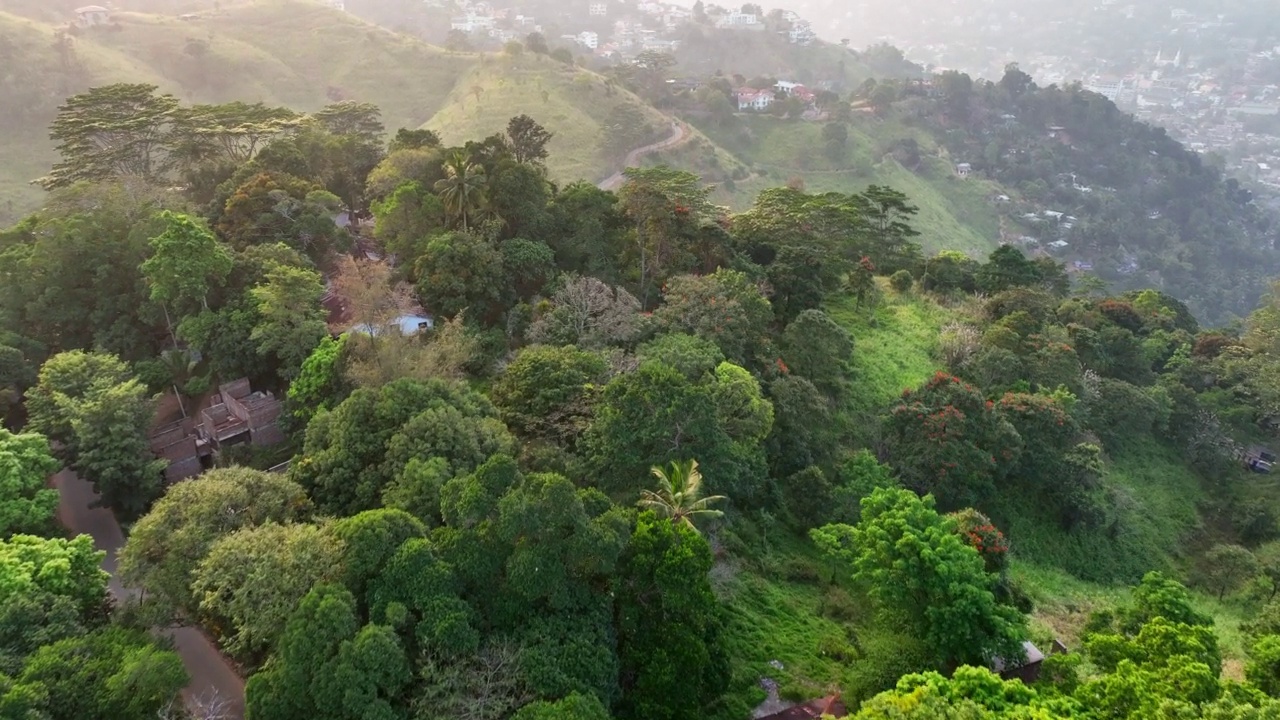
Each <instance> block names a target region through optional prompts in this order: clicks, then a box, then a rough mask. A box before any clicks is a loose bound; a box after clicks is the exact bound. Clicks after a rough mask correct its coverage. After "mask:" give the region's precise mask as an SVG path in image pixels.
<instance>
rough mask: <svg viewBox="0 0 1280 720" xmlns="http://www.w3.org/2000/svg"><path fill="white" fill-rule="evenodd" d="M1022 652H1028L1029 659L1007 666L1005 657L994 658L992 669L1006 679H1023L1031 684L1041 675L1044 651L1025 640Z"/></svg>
mask: <svg viewBox="0 0 1280 720" xmlns="http://www.w3.org/2000/svg"><path fill="white" fill-rule="evenodd" d="M1022 652H1023V653H1025V654H1026V656H1027V659H1026V660H1024V661H1023V662H1021V663H1019V664H1017V665H1014V666H1011V667H1005V661H1004V659H1003V658H998V657H997V658H992V660H991V669H992V671H994V672H996V673H998V674H999V675H1000V677H1002V678H1004V679H1005V680H1021V681H1022V682H1024V683H1026V684H1028V685H1030V684H1031V683H1033V682H1035V681H1036V680H1037V679H1039V677H1040V668H1041V666H1042V665H1043V664H1044V653H1042V652H1040V649H1039V648H1037V647H1036V646H1035V645H1032V644H1031V643H1030V642H1029V641H1023V643H1022Z"/></svg>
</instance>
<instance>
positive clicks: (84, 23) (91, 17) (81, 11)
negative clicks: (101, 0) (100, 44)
mask: <svg viewBox="0 0 1280 720" xmlns="http://www.w3.org/2000/svg"><path fill="white" fill-rule="evenodd" d="M108 22H111V11H110V10H108V9H106V8H104V7H102V6H101V5H85V6H84V7H82V8H77V9H76V25H79V26H80V27H82V28H89V27H94V26H97V25H106V24H107V23H108Z"/></svg>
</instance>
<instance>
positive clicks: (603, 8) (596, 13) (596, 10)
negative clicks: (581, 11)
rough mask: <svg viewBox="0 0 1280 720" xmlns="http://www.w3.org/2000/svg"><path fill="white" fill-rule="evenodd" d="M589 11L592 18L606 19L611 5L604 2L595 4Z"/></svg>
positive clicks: (592, 4)
mask: <svg viewBox="0 0 1280 720" xmlns="http://www.w3.org/2000/svg"><path fill="white" fill-rule="evenodd" d="M587 11H588V12H589V13H591V17H604V16H605V15H608V14H609V5H608V4H606V3H602V2H593V3H591V5H590V6H589V7H588V8H587Z"/></svg>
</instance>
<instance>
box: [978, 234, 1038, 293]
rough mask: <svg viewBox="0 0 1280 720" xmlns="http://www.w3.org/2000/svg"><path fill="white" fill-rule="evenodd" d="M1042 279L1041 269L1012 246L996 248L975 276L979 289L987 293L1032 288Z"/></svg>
mask: <svg viewBox="0 0 1280 720" xmlns="http://www.w3.org/2000/svg"><path fill="white" fill-rule="evenodd" d="M1042 279H1043V278H1042V277H1041V274H1040V268H1039V267H1037V266H1036V264H1035V263H1034V262H1032V261H1030V260H1028V259H1027V258H1026V256H1025V255H1023V254H1022V251H1021V250H1019V249H1017V248H1015V247H1013V246H1012V245H1001V246H1000V247H998V248H996V249H995V250H994V251H993V252H992V253H991V257H990V258H988V259H987V262H985V263H983V265H982V267H980V268H978V271H977V273H975V276H974V280H975V282H976V284H977V286H978V289H979V290H981V291H982V292H985V293H998V292H1003V291H1005V290H1008V289H1010V288H1016V287H1030V286H1033V285H1036V284H1038V283H1039V282H1040V281H1041V280H1042Z"/></svg>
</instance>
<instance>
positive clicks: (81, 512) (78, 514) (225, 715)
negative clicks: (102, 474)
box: [53, 470, 244, 720]
mask: <svg viewBox="0 0 1280 720" xmlns="http://www.w3.org/2000/svg"><path fill="white" fill-rule="evenodd" d="M53 482H54V486H55V487H57V488H58V492H59V496H60V499H59V501H58V518H59V519H60V520H61V521H62V524H63V526H65V527H66V528H67V529H69V530H71V532H73V533H77V534H85V535H92V536H93V544H94V545H95V546H96V547H97V548H98V549H99V550H102V551H104V552H106V554H107V555H106V557H105V558H103V559H102V569H103V570H106V571H107V572H108V573H110V574H111V580H110V582H109V583H108V587H109V588H110V590H111V593H112V594H113V595H115V596H116V597H118V598H122V599H123V598H130V597H135V596H136V595H137V594H138V591H137V589H135V588H127V587H125V586H124V585H122V584H121V583H120V580H119V579H118V578H117V577H116V553H118V552H119V551H120V548H121V547H123V546H124V534H123V533H121V532H120V525H119V523H117V522H116V519H115V516H114V515H112V514H111V512H110V511H109V510H105V509H103V508H94V507H92V506H93V504H94V503H95V502H96V501H97V500H98V494H97V493H96V492H94V489H93V485H91V484H90V483H88V482H87V481H84V480H81V479H80V478H79V477H77V476H76V474H75V473H73V472H71V471H70V470H63V471H62V472H60V473H58V474H57V475H55V476H54V478H53ZM160 632H163V633H164V634H166V635H168V636H169V637H171V638H173V641H174V647H175V649H176V650H177V652H178V655H179V656H181V657H182V663H183V665H185V666H186V668H187V674H188V675H190V676H191V684H189V685H187V687H186V689H185V690H184V691H183V697H184V698H185V699H186V701H187V704H188V705H189V706H193V708H192V709H193V710H195V707H194V706H196V705H200V706H204V707H206V708H207V707H208V706H211V705H217V706H218V709H219V710H220V712H218V713H217V714H216V715H214V714H211V715H213V717H217V718H218V720H240V719H241V718H243V717H244V681H243V680H241V679H240V676H239V675H237V674H236V672H235V670H234V669H233V668H232V667H231V665H230V664H229V663H228V662H227V660H226V659H225V658H223V657H222V654H221V653H219V652H218V649H217V648H216V647H215V646H214V644H213V643H212V642H210V640H209V639H208V638H206V637H205V636H204V635H203V634H202V633H201V632H200V631H199V630H196V629H195V628H190V627H184V628H176V629H168V630H163V631H160ZM206 716H208V715H206Z"/></svg>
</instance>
